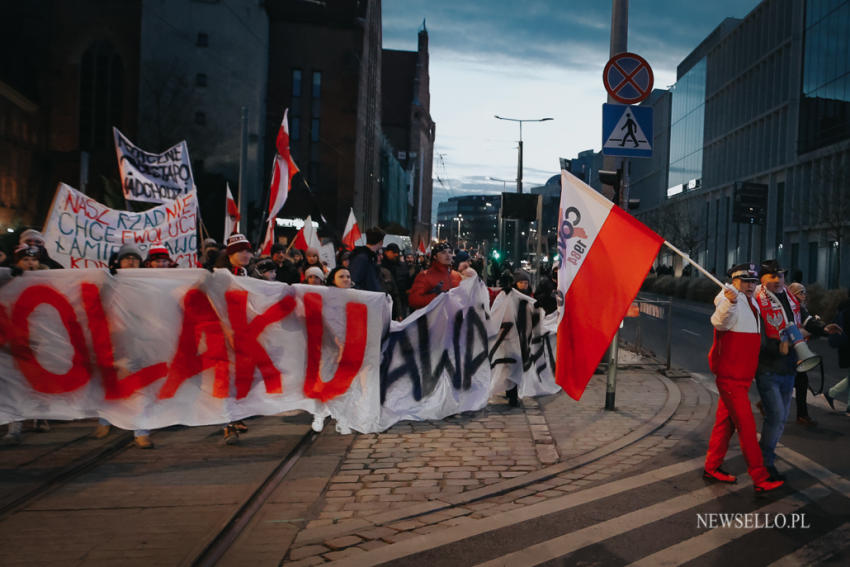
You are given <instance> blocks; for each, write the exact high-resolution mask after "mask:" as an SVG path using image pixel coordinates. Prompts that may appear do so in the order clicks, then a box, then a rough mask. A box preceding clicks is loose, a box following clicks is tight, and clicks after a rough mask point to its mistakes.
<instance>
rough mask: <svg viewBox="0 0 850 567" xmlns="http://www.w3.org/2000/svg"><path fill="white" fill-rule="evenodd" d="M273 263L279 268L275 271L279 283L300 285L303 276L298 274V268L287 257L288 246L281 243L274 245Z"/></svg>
mask: <svg viewBox="0 0 850 567" xmlns="http://www.w3.org/2000/svg"><path fill="white" fill-rule="evenodd" d="M271 255H272V261H273V262H274V263H275V266H277V269H276V270H275V279H276V280H277V281H279V282H283V283H288V284H294V283H298V281H299V279H300V278H301V274H299V273H298V268H296V267H295V264H293V263H292V261H290V259H289V258H288V257H287V255H286V246H284V245H283V244H281V243H279V242H275V243H274V244H272V248H271Z"/></svg>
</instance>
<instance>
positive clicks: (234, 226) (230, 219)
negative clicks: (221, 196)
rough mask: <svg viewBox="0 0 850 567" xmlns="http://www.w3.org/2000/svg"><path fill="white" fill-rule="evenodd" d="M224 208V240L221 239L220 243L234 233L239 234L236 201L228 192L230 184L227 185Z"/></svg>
mask: <svg viewBox="0 0 850 567" xmlns="http://www.w3.org/2000/svg"><path fill="white" fill-rule="evenodd" d="M225 207H226V208H225V212H224V238H222V241H226V240H227V237H228V236H230V235H231V234H233V233H234V232H239V219H240V216H239V205H237V204H236V201H235V200H234V199H233V193H231V192H230V183H228V184H227V197H226V201H225Z"/></svg>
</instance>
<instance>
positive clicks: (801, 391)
mask: <svg viewBox="0 0 850 567" xmlns="http://www.w3.org/2000/svg"><path fill="white" fill-rule="evenodd" d="M788 291H790V292H791V293H792V294H794V297H796V298H797V301H799V302H800V305H802V306H803V307H805V308H807V309H808V305H807V303H808V301H807V298H808V292H807V291H806V286H804V285H803V284H801V283H799V282H794V283H792V284H790V285H789V286H788ZM808 394H809V375H808V374H806V373H805V372H797V374H796V376H795V377H794V399H795V400H796V403H797V423H799V424H800V425H806V426H808V427H814V426H815V425H817V422H816V421H815V420H813V419H812V418H811V417H809V408H808V405H807V404H806V396H808Z"/></svg>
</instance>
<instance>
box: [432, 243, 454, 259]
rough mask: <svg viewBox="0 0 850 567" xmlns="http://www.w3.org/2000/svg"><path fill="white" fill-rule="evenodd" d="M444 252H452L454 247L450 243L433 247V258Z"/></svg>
mask: <svg viewBox="0 0 850 567" xmlns="http://www.w3.org/2000/svg"><path fill="white" fill-rule="evenodd" d="M443 250H448V251H449V252H451V251H452V247H451V246H449V244H448V242H440V243H439V244H435V245H433V246H432V247H431V258H434V257H436V256H437V253H438V252H442V251H443Z"/></svg>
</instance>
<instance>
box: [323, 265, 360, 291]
mask: <svg viewBox="0 0 850 567" xmlns="http://www.w3.org/2000/svg"><path fill="white" fill-rule="evenodd" d="M328 285H329V286H331V287H339V288H342V289H350V288H352V287H354V282H352V281H351V272H349V271H348V268H346V267H344V266H337V267H336V268H334V269H333V270H331V273H330V274H328Z"/></svg>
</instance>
